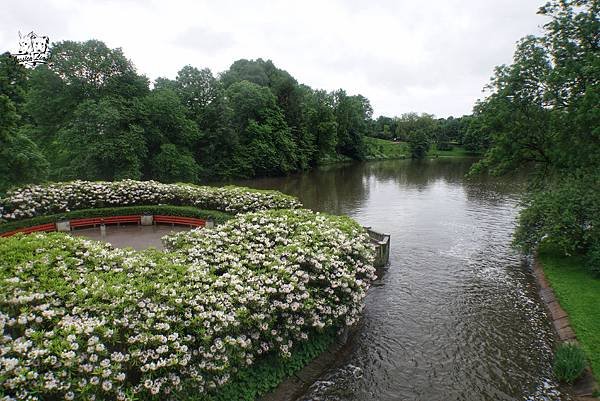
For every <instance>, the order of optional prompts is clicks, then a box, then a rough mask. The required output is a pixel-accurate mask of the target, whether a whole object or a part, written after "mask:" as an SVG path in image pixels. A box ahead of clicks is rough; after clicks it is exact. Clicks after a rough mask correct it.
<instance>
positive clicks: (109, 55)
mask: <svg viewBox="0 0 600 401" xmlns="http://www.w3.org/2000/svg"><path fill="white" fill-rule="evenodd" d="M50 60H51V61H52V67H51V69H52V70H53V71H54V72H55V73H56V74H58V76H59V77H60V78H61V79H62V80H63V81H64V82H65V84H66V85H67V86H68V87H69V89H70V95H71V96H73V97H76V98H77V99H78V100H80V101H83V100H85V99H98V98H101V97H103V96H111V97H123V98H126V99H130V98H132V97H137V96H143V95H145V94H147V93H148V79H147V78H146V77H144V76H141V75H138V74H137V72H136V71H135V67H134V66H133V64H132V63H131V61H129V60H128V59H127V58H126V57H125V55H124V54H123V51H122V50H121V49H120V48H117V49H110V48H108V47H107V46H106V44H104V43H103V42H101V41H99V40H88V41H86V42H73V41H69V40H67V41H63V42H59V43H57V44H54V45H53V46H52V48H51V49H50Z"/></svg>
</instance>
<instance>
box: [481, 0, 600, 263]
mask: <svg viewBox="0 0 600 401" xmlns="http://www.w3.org/2000/svg"><path fill="white" fill-rule="evenodd" d="M599 11H600V2H598V1H597V0H577V1H562V0H553V1H551V2H549V3H548V4H546V5H545V6H544V7H542V8H541V9H540V11H539V12H540V14H542V15H545V16H547V17H549V18H550V21H549V22H548V23H547V24H546V25H545V26H544V28H545V31H544V35H542V36H540V37H535V36H528V37H525V38H523V39H522V40H521V41H520V42H519V43H518V44H517V48H516V51H515V54H514V61H513V63H512V64H511V65H503V66H500V67H497V68H496V71H495V74H494V76H493V78H492V81H491V84H490V90H491V93H490V95H489V96H488V97H487V98H486V99H484V100H482V101H481V102H479V103H478V104H477V105H476V106H475V109H474V115H473V117H472V119H473V124H474V126H476V127H477V129H478V138H479V139H478V140H479V141H480V142H481V143H488V144H489V148H488V150H487V152H486V154H485V157H484V158H483V159H482V160H481V161H480V162H479V163H478V164H477V165H476V166H475V169H474V172H482V171H487V172H489V173H492V174H497V175H500V174H507V173H510V172H512V171H515V170H516V169H521V168H524V167H525V168H528V169H533V171H534V173H535V174H534V177H533V180H532V191H531V195H530V196H529V197H528V198H527V199H526V201H525V208H524V210H523V212H522V213H521V219H520V225H519V228H518V230H517V233H516V241H517V243H518V244H519V245H521V246H522V247H523V248H524V249H527V250H529V249H534V248H535V247H536V246H537V245H538V244H539V243H540V242H542V241H545V242H547V243H549V244H550V245H551V246H553V247H554V248H557V249H559V250H561V251H562V252H564V253H566V254H584V255H586V256H587V260H588V263H589V266H590V268H592V269H594V270H595V271H597V272H599V273H600V18H599Z"/></svg>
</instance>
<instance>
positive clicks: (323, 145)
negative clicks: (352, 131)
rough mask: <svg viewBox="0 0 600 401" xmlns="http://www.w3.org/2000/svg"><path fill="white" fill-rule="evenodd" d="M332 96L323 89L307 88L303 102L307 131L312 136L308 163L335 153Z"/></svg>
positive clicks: (335, 130)
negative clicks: (312, 142)
mask: <svg viewBox="0 0 600 401" xmlns="http://www.w3.org/2000/svg"><path fill="white" fill-rule="evenodd" d="M332 103H333V98H332V96H331V95H330V94H328V93H327V92H325V91H323V90H319V91H312V90H307V92H306V95H305V98H304V102H303V103H302V104H303V115H304V121H305V122H306V130H307V132H310V133H312V135H313V136H314V146H313V150H312V152H311V158H310V164H316V163H317V162H318V161H319V160H322V159H325V158H327V157H330V156H334V155H335V147H336V144H337V122H336V120H335V114H334V109H333V104H332Z"/></svg>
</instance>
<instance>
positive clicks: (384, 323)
mask: <svg viewBox="0 0 600 401" xmlns="http://www.w3.org/2000/svg"><path fill="white" fill-rule="evenodd" d="M472 162H473V160H471V159H437V160H429V161H423V162H412V161H408V160H394V161H380V162H367V163H361V164H351V165H345V166H334V167H329V168H326V169H319V170H314V171H310V172H306V173H302V174H297V175H292V176H288V177H277V178H264V179H254V180H247V181H238V182H236V183H237V184H242V185H246V186H250V187H255V188H269V189H277V190H280V191H282V192H284V193H288V194H291V195H295V196H297V197H298V198H299V199H300V200H301V201H302V202H303V203H304V205H305V206H306V207H308V208H310V209H313V210H319V211H324V212H329V213H334V214H346V215H349V216H351V217H353V218H354V219H356V220H357V221H359V222H360V223H362V224H363V225H367V226H372V227H373V229H375V230H377V231H381V232H385V233H388V234H391V252H390V265H389V268H388V269H387V270H385V271H384V272H383V273H382V274H381V275H380V278H379V280H378V281H377V282H376V283H374V286H373V288H372V289H371V290H370V292H369V294H368V296H367V299H366V306H365V310H364V316H363V318H362V321H361V322H360V325H359V327H358V330H357V332H356V334H355V335H354V337H353V338H352V339H351V342H350V344H349V346H348V347H347V348H348V352H347V353H346V354H345V355H343V356H342V357H341V358H339V360H337V361H336V362H335V364H334V366H333V367H332V368H331V369H330V370H329V371H327V372H325V373H324V374H323V375H322V377H321V378H320V380H319V381H318V382H316V383H315V384H314V385H313V386H312V387H311V388H310V389H308V391H307V393H306V395H305V396H304V397H303V398H301V400H303V401H309V400H328V401H329V400H331V401H333V400H356V401H359V400H360V401H367V400H369V401H373V400H382V401H387V400H389V401H392V400H394V401H396V400H427V401H433V400H473V401H475V400H476V401H481V400H565V399H570V398H569V396H568V395H567V394H565V393H564V390H563V389H561V388H559V387H558V385H557V384H556V382H555V381H554V379H553V378H552V373H551V372H552V368H551V358H552V356H551V349H552V346H553V344H554V335H553V332H552V329H551V325H550V323H549V321H548V319H547V317H546V315H545V312H544V308H543V306H542V304H541V302H540V299H539V297H538V295H537V291H536V286H535V281H534V279H533V276H532V274H531V273H530V272H529V270H528V268H527V265H526V263H525V262H524V261H523V260H522V258H521V257H520V256H519V255H518V254H517V253H516V252H515V251H514V250H512V249H511V247H510V241H511V233H512V232H513V230H514V227H515V219H516V216H517V214H518V201H519V197H520V196H521V195H522V193H523V191H524V180H523V179H520V178H518V177H512V178H510V179H503V180H494V179H478V180H466V179H465V178H464V174H465V173H466V172H467V171H468V169H469V166H470V165H471V163H472Z"/></svg>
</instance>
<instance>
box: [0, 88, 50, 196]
mask: <svg viewBox="0 0 600 401" xmlns="http://www.w3.org/2000/svg"><path fill="white" fill-rule="evenodd" d="M18 121H19V115H18V114H17V112H16V108H15V106H14V104H13V102H12V101H11V100H10V98H9V97H8V96H6V95H4V94H0V193H2V192H4V191H6V190H7V189H9V188H10V187H11V186H14V185H19V184H26V183H31V182H38V181H41V180H44V179H45V178H46V177H47V175H48V162H46V160H45V159H44V156H43V155H42V154H41V152H40V151H39V149H38V147H37V146H36V145H35V143H34V142H32V141H31V140H30V139H29V138H27V136H25V135H24V134H23V132H20V131H19V130H18V129H17V123H18Z"/></svg>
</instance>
